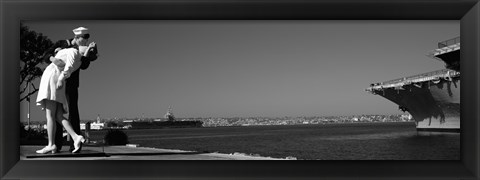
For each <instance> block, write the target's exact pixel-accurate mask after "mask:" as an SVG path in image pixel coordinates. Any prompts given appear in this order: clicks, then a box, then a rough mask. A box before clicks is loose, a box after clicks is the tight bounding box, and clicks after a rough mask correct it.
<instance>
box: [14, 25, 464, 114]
mask: <svg viewBox="0 0 480 180" xmlns="http://www.w3.org/2000/svg"><path fill="white" fill-rule="evenodd" d="M23 23H24V25H26V26H28V27H29V28H30V29H31V30H33V31H36V32H38V33H42V34H43V35H46V36H48V37H49V38H50V39H51V40H52V41H57V40H60V39H66V38H71V37H73V33H72V31H71V30H72V29H74V28H76V27H79V26H84V27H87V28H89V29H90V32H91V39H90V41H95V42H96V43H97V44H98V46H99V52H100V57H99V59H98V60H97V61H95V62H92V64H91V65H90V67H89V69H87V70H85V71H81V73H80V88H79V110H80V117H81V119H82V120H87V119H91V120H93V119H96V117H97V115H100V116H101V117H102V118H105V119H112V118H115V117H117V118H135V117H142V116H143V117H145V118H155V117H163V115H164V114H165V113H166V112H167V110H168V107H169V106H171V107H172V109H173V111H172V112H173V113H174V114H175V116H176V117H177V118H188V117H255V116H259V117H284V116H290V117H298V116H339V115H361V114H401V113H403V112H401V111H400V110H398V105H396V104H395V103H393V102H390V101H388V100H386V99H384V98H382V97H380V96H376V95H372V94H369V93H368V92H366V91H364V89H366V88H368V86H369V85H370V84H371V83H376V82H382V81H387V80H391V79H397V78H401V77H406V76H411V75H416V74H421V73H425V72H430V71H435V70H439V69H444V68H445V67H444V64H443V62H440V61H437V60H434V59H432V58H429V57H427V56H426V54H427V53H428V52H429V51H431V50H433V49H435V48H436V46H437V43H438V42H440V41H443V40H447V39H451V38H454V37H457V36H460V22H459V21H24V22H23ZM36 83H37V84H38V83H39V82H36ZM34 99H36V94H35V95H34V96H33V97H32V100H34ZM30 108H31V120H32V121H46V120H45V115H44V112H42V111H41V110H40V108H39V107H37V106H35V103H34V102H31V104H30ZM27 109H28V104H27V103H26V102H25V101H24V102H22V103H21V109H20V112H21V121H26V119H27V115H26V114H27Z"/></svg>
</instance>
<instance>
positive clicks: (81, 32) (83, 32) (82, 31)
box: [73, 27, 88, 35]
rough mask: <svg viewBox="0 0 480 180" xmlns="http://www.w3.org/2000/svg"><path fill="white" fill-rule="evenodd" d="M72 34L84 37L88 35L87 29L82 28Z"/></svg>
mask: <svg viewBox="0 0 480 180" xmlns="http://www.w3.org/2000/svg"><path fill="white" fill-rule="evenodd" d="M73 34H75V35H84V34H88V29H87V28H84V27H79V28H76V29H74V30H73Z"/></svg>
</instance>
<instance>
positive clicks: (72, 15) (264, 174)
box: [0, 0, 480, 179]
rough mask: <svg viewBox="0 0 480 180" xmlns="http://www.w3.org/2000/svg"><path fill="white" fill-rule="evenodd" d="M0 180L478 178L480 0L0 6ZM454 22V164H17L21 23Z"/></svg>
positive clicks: (94, 1)
mask: <svg viewBox="0 0 480 180" xmlns="http://www.w3.org/2000/svg"><path fill="white" fill-rule="evenodd" d="M0 12H1V30H0V42H1V43H2V44H1V45H0V47H1V49H0V55H1V61H0V69H1V70H0V84H1V86H0V87H1V89H0V115H1V118H0V133H1V134H0V143H1V146H0V161H1V162H0V177H1V178H2V179H34V178H35V179H54V178H57V179H66V178H70V179H72V178H79V179H99V178H105V179H107V178H110V179H148V178H155V179H361V178H363V179H372V178H381V179H478V178H479V177H480V175H479V173H480V166H479V162H480V161H479V155H480V154H479V152H480V149H479V147H480V146H479V137H480V136H479V132H480V129H479V127H480V126H479V113H478V110H479V103H480V101H479V92H480V90H479V84H478V83H479V73H478V70H479V67H480V66H479V60H480V58H479V56H480V54H479V49H480V48H479V45H480V29H479V28H480V25H479V23H480V4H479V3H478V0H389V1H381V0H336V1H328V0H324V1H320V0H299V1H298V0H223V1H222V0H207V1H204V0H197V1H194V0H180V1H168V0H165V1H161V0H157V1H134V0H119V1H109V0H91V1H80V0H64V1H51V0H38V1H21V0H20V1H13V0H12V1H8V0H2V1H0ZM163 19H173V20H214V19H219V20H327V19H328V20H460V21H461V42H462V51H461V59H462V61H461V67H462V69H461V73H462V76H461V80H462V89H461V102H462V103H461V116H462V122H461V140H462V141H461V152H462V154H461V160H460V161H63V160H60V161H22V160H19V152H20V149H19V147H20V145H19V129H18V127H19V126H18V123H19V119H20V111H19V108H20V105H19V102H18V96H19V95H18V92H19V86H18V79H19V78H18V76H19V68H17V67H20V66H19V47H20V46H19V34H20V21H23V20H163Z"/></svg>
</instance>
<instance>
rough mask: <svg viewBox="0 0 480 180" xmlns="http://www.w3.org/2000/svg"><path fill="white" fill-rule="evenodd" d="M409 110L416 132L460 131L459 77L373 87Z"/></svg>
mask: <svg viewBox="0 0 480 180" xmlns="http://www.w3.org/2000/svg"><path fill="white" fill-rule="evenodd" d="M375 93H376V94H378V95H380V96H383V97H384V98H386V99H388V100H390V101H392V102H394V103H396V104H398V105H399V108H400V109H401V110H403V111H408V112H409V113H410V114H411V115H412V117H413V119H414V120H415V122H416V124H417V130H418V131H422V132H424V131H426V132H460V77H456V78H452V79H440V80H438V81H426V82H423V83H417V84H415V85H414V84H410V85H405V86H403V87H402V88H401V89H399V88H388V89H383V90H376V91H375Z"/></svg>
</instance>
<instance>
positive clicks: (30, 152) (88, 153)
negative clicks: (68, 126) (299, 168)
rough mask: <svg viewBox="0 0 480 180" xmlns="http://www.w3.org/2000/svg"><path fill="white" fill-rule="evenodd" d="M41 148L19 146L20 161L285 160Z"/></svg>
mask: <svg viewBox="0 0 480 180" xmlns="http://www.w3.org/2000/svg"><path fill="white" fill-rule="evenodd" d="M42 147H43V146H34V145H22V146H20V160H285V159H278V158H270V157H256V156H247V155H241V154H222V153H211V152H195V151H183V150H172V149H158V148H148V147H135V146H104V147H102V146H84V147H83V148H82V152H81V153H78V154H72V153H70V152H68V148H69V147H68V146H64V147H63V148H62V152H60V153H56V154H51V153H49V154H36V153H35V151H36V150H38V149H41V148H42Z"/></svg>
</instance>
